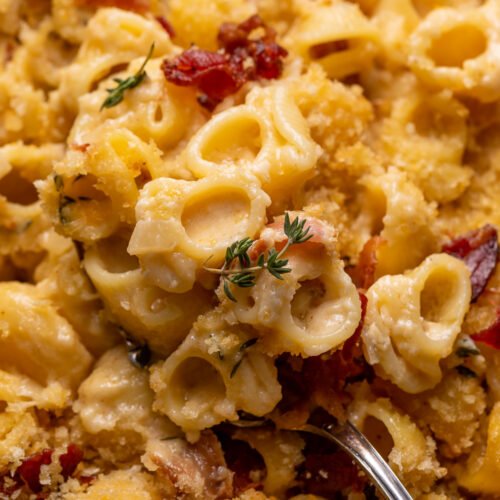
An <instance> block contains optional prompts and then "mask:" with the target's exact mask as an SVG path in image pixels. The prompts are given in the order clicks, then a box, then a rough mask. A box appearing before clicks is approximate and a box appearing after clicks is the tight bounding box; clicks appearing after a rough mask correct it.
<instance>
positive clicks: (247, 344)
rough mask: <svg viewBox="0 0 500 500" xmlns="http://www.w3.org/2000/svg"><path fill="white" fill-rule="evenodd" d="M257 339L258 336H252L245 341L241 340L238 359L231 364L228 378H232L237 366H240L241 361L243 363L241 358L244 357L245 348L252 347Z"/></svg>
mask: <svg viewBox="0 0 500 500" xmlns="http://www.w3.org/2000/svg"><path fill="white" fill-rule="evenodd" d="M257 340H259V338H258V337H254V338H252V339H248V340H247V341H246V342H243V344H241V345H240V347H239V349H238V354H239V355H240V359H239V360H238V361H237V362H236V363H235V365H234V366H233V369H232V370H231V373H230V374H229V378H233V377H234V375H235V374H236V372H237V371H238V368H239V367H240V365H241V363H243V359H244V358H245V354H246V350H247V349H248V348H249V347H252V346H253V345H254V344H255V343H256V342H257Z"/></svg>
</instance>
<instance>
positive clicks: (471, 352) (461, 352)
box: [455, 346, 479, 358]
mask: <svg viewBox="0 0 500 500" xmlns="http://www.w3.org/2000/svg"><path fill="white" fill-rule="evenodd" d="M455 354H456V355H457V356H458V357H459V358H468V357H469V356H476V355H477V354H479V351H478V350H477V349H475V348H473V347H466V346H461V347H459V348H458V349H457V350H456V351H455Z"/></svg>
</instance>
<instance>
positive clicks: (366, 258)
mask: <svg viewBox="0 0 500 500" xmlns="http://www.w3.org/2000/svg"><path fill="white" fill-rule="evenodd" d="M386 243H387V242H386V240H384V238H382V237H381V236H372V237H371V238H370V239H369V240H368V241H367V242H366V243H365V244H364V246H363V250H361V253H360V254H359V259H358V263H357V265H356V266H354V267H351V268H347V269H346V272H347V274H349V276H350V277H351V279H352V281H353V282H354V284H355V285H356V286H357V287H358V288H361V289H363V290H367V289H368V288H370V287H371V286H372V285H373V283H374V282H375V269H376V267H377V263H378V260H377V250H378V249H379V248H380V247H381V246H382V245H385V244H386Z"/></svg>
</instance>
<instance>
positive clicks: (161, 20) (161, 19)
mask: <svg viewBox="0 0 500 500" xmlns="http://www.w3.org/2000/svg"><path fill="white" fill-rule="evenodd" d="M155 19H156V20H157V21H158V22H159V23H160V26H161V27H162V28H163V29H164V30H165V31H166V32H167V33H168V36H169V37H170V38H174V37H175V30H174V28H173V26H172V25H171V24H170V23H169V22H168V21H167V20H166V19H165V18H164V17H163V16H156V17H155Z"/></svg>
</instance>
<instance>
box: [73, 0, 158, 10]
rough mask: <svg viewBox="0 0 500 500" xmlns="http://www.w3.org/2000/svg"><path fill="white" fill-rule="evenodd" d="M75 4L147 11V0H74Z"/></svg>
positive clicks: (148, 4) (87, 6)
mask: <svg viewBox="0 0 500 500" xmlns="http://www.w3.org/2000/svg"><path fill="white" fill-rule="evenodd" d="M76 5H78V6H79V7H86V8H97V7H118V8H119V9H123V10H132V11H134V12H139V13H144V12H147V11H149V8H150V1H149V0H76Z"/></svg>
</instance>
